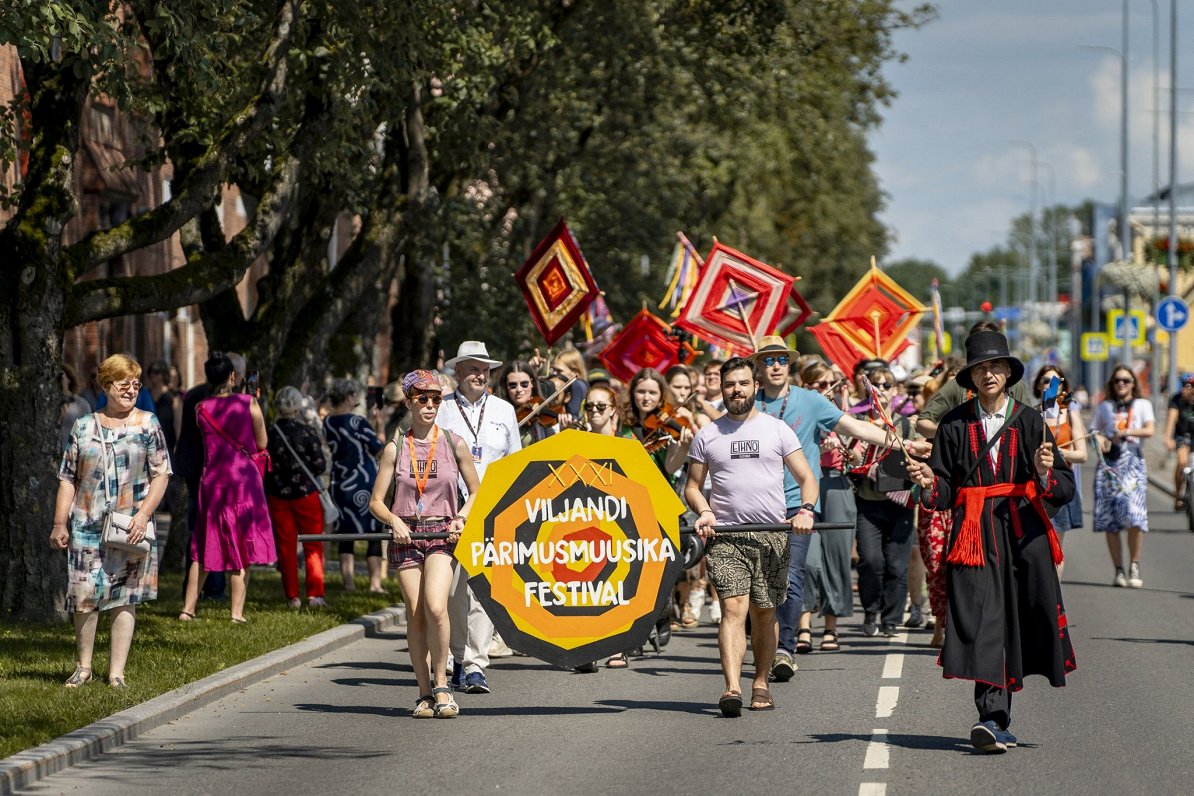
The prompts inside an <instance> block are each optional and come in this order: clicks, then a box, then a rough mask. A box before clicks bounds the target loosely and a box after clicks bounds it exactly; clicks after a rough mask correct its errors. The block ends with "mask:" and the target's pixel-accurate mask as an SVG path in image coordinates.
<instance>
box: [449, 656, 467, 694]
mask: <svg viewBox="0 0 1194 796" xmlns="http://www.w3.org/2000/svg"><path fill="white" fill-rule="evenodd" d="M448 666H450V667H451V668H452V680H451V682H450V683H449V685H451V686H452V687H453V688H455V689H456V690H457V691H461V690H463V689H464V664H463V663H461V662H460V661H457V660H454V659H452V658H449V659H448Z"/></svg>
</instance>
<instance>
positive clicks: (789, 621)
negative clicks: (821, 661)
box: [775, 506, 821, 655]
mask: <svg viewBox="0 0 1194 796" xmlns="http://www.w3.org/2000/svg"><path fill="white" fill-rule="evenodd" d="M798 511H800V507H799V506H796V507H795V508H789V509H788V517H789V518H791V517H795V516H796V512H798ZM814 519H815V520H817V521H819V520H820V519H821V517H820V515H819V514H818V515H817V516H816V517H815V518H814ZM812 540H813V537H812V534H796V533H789V534H788V543H789V546H790V548H791V551H792V558H791V560H790V561H789V562H788V599H786V600H784V601H783V602H782V603H780V605H779V607H778V608H776V609H775V619H776V621H777V622H779V647H778V651H780V652H786V653H788V654H789V655H794V654H795V653H796V628H797V627H799V626H800V611H801V609H802V608H803V603H804V562H805V560H806V559H807V558H808V546H809V543H810V542H812Z"/></svg>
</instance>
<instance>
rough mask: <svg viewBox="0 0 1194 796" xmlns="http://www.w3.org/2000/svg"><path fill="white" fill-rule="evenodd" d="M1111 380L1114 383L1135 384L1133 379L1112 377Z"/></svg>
mask: <svg viewBox="0 0 1194 796" xmlns="http://www.w3.org/2000/svg"><path fill="white" fill-rule="evenodd" d="M1113 381H1114V382H1115V383H1116V384H1135V383H1136V380H1135V379H1114V380H1113Z"/></svg>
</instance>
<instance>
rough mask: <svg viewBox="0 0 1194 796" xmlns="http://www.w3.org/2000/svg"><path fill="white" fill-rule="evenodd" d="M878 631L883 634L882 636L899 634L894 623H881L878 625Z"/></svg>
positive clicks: (889, 636)
mask: <svg viewBox="0 0 1194 796" xmlns="http://www.w3.org/2000/svg"><path fill="white" fill-rule="evenodd" d="M879 632H880V633H882V634H883V637H884V638H895V637H896V636H898V635H899V634H900V631H899V630H897V629H896V626H895V625H889V624H883V625H880V626H879Z"/></svg>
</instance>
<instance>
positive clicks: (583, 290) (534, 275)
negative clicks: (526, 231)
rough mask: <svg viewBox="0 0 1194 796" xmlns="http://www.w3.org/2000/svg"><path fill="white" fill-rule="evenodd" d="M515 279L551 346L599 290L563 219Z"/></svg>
mask: <svg viewBox="0 0 1194 796" xmlns="http://www.w3.org/2000/svg"><path fill="white" fill-rule="evenodd" d="M514 279H515V281H517V282H518V286H519V288H520V289H521V290H522V296H523V298H524V299H526V303H527V308H528V309H529V310H530V311H531V318H532V320H534V321H535V326H536V327H538V329H539V332H540V333H541V334H542V335H543V338H544V339H545V340H546V341H547V344H548V345H553V344H554V343H555V342H556V341H557V340H559V339H560V338H561V337H563V336H564V335H565V334H566V333H567V332H568V330H569V329H571V328H572V326H573V324H575V323H576V321H577V320H578V319H579V318H580V316H581V315H582V314H583V313H584V311H585V310H586V309H587V308H588V306H589V304H590V303H592V301H593V299H595V298H597V296H598V293H599V291H598V290H597V283H596V282H595V281H593V275H592V274H591V273H590V272H589V264H588V263H587V262H585V258H584V255H583V254H581V252H580V247H579V246H577V244H576V239H575V238H573V237H572V233H571V232H570V231H569V229H568V225H567V224H565V223H564V219H562V218H561V219H560V222H559V223H558V224H556V225H555V227H554V228H552V230H551V232H549V233H548V234H547V237H545V238H544V239H543V240H541V241H539V245H538V246H536V247H535V250H534V251H533V252H531V256H530V257H528V258H527V260H526V262H525V263H523V264H522V267H521V268H519V269H518V273H516V274H515V275H514Z"/></svg>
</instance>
